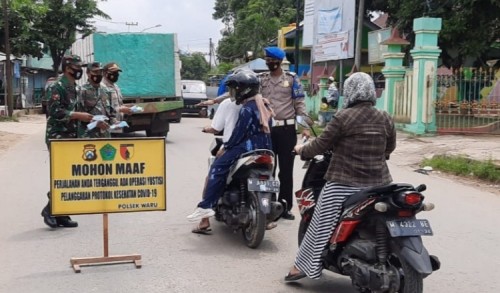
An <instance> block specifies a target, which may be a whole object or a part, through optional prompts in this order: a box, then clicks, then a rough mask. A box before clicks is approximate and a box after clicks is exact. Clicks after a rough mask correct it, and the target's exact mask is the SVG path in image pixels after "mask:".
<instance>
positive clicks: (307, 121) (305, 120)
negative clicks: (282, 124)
mask: <svg viewBox="0 0 500 293" xmlns="http://www.w3.org/2000/svg"><path fill="white" fill-rule="evenodd" d="M297 123H298V124H299V125H300V126H302V127H304V128H311V127H312V126H313V125H314V121H313V120H312V119H311V117H309V116H304V115H299V116H297Z"/></svg>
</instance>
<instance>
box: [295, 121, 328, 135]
mask: <svg viewBox="0 0 500 293" xmlns="http://www.w3.org/2000/svg"><path fill="white" fill-rule="evenodd" d="M312 128H313V129H314V132H315V133H316V135H317V136H319V135H320V134H321V133H322V132H323V129H324V127H319V126H318V125H317V124H314V125H313V127H312ZM297 129H298V131H297V132H298V133H302V130H303V129H304V127H302V126H300V125H299V126H298V128H297ZM311 137H314V133H313V131H312V130H311Z"/></svg>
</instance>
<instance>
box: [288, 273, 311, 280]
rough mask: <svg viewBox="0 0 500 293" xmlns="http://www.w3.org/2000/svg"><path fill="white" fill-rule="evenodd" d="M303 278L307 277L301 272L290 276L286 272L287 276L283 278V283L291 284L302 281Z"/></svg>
mask: <svg viewBox="0 0 500 293" xmlns="http://www.w3.org/2000/svg"><path fill="white" fill-rule="evenodd" d="M305 277H307V275H306V274H305V273H303V272H298V273H295V274H291V273H290V272H288V274H287V275H286V276H285V282H293V281H297V280H300V279H303V278H305Z"/></svg>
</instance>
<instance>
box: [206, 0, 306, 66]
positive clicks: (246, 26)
mask: <svg viewBox="0 0 500 293" xmlns="http://www.w3.org/2000/svg"><path fill="white" fill-rule="evenodd" d="M299 2H300V5H301V7H302V5H303V2H304V0H301V1H299ZM295 3H296V0H216V2H215V7H214V10H215V12H214V13H213V15H212V16H213V18H214V19H221V20H222V21H223V22H224V23H225V25H226V29H225V31H224V33H223V38H222V39H221V40H220V41H219V46H218V48H217V55H218V58H219V59H220V60H223V61H233V60H235V59H237V58H242V57H243V56H244V54H245V52H246V51H253V52H254V54H256V55H259V54H261V52H262V48H263V47H265V46H267V44H268V43H269V42H270V41H271V40H272V39H274V38H276V36H277V31H278V29H280V28H281V27H282V26H284V25H287V24H289V23H291V22H294V21H295V17H296V8H295ZM299 11H300V13H301V14H302V10H301V9H299Z"/></svg>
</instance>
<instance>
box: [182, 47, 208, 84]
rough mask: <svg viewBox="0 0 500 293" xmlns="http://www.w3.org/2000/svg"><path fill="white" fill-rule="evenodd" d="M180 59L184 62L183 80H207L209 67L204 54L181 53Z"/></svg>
mask: <svg viewBox="0 0 500 293" xmlns="http://www.w3.org/2000/svg"><path fill="white" fill-rule="evenodd" d="M180 58H181V61H182V68H181V78H182V79H194V80H206V78H207V74H208V71H209V68H208V67H209V66H208V62H207V60H206V59H205V55H204V54H203V53H199V52H196V53H192V54H184V53H181V54H180Z"/></svg>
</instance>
